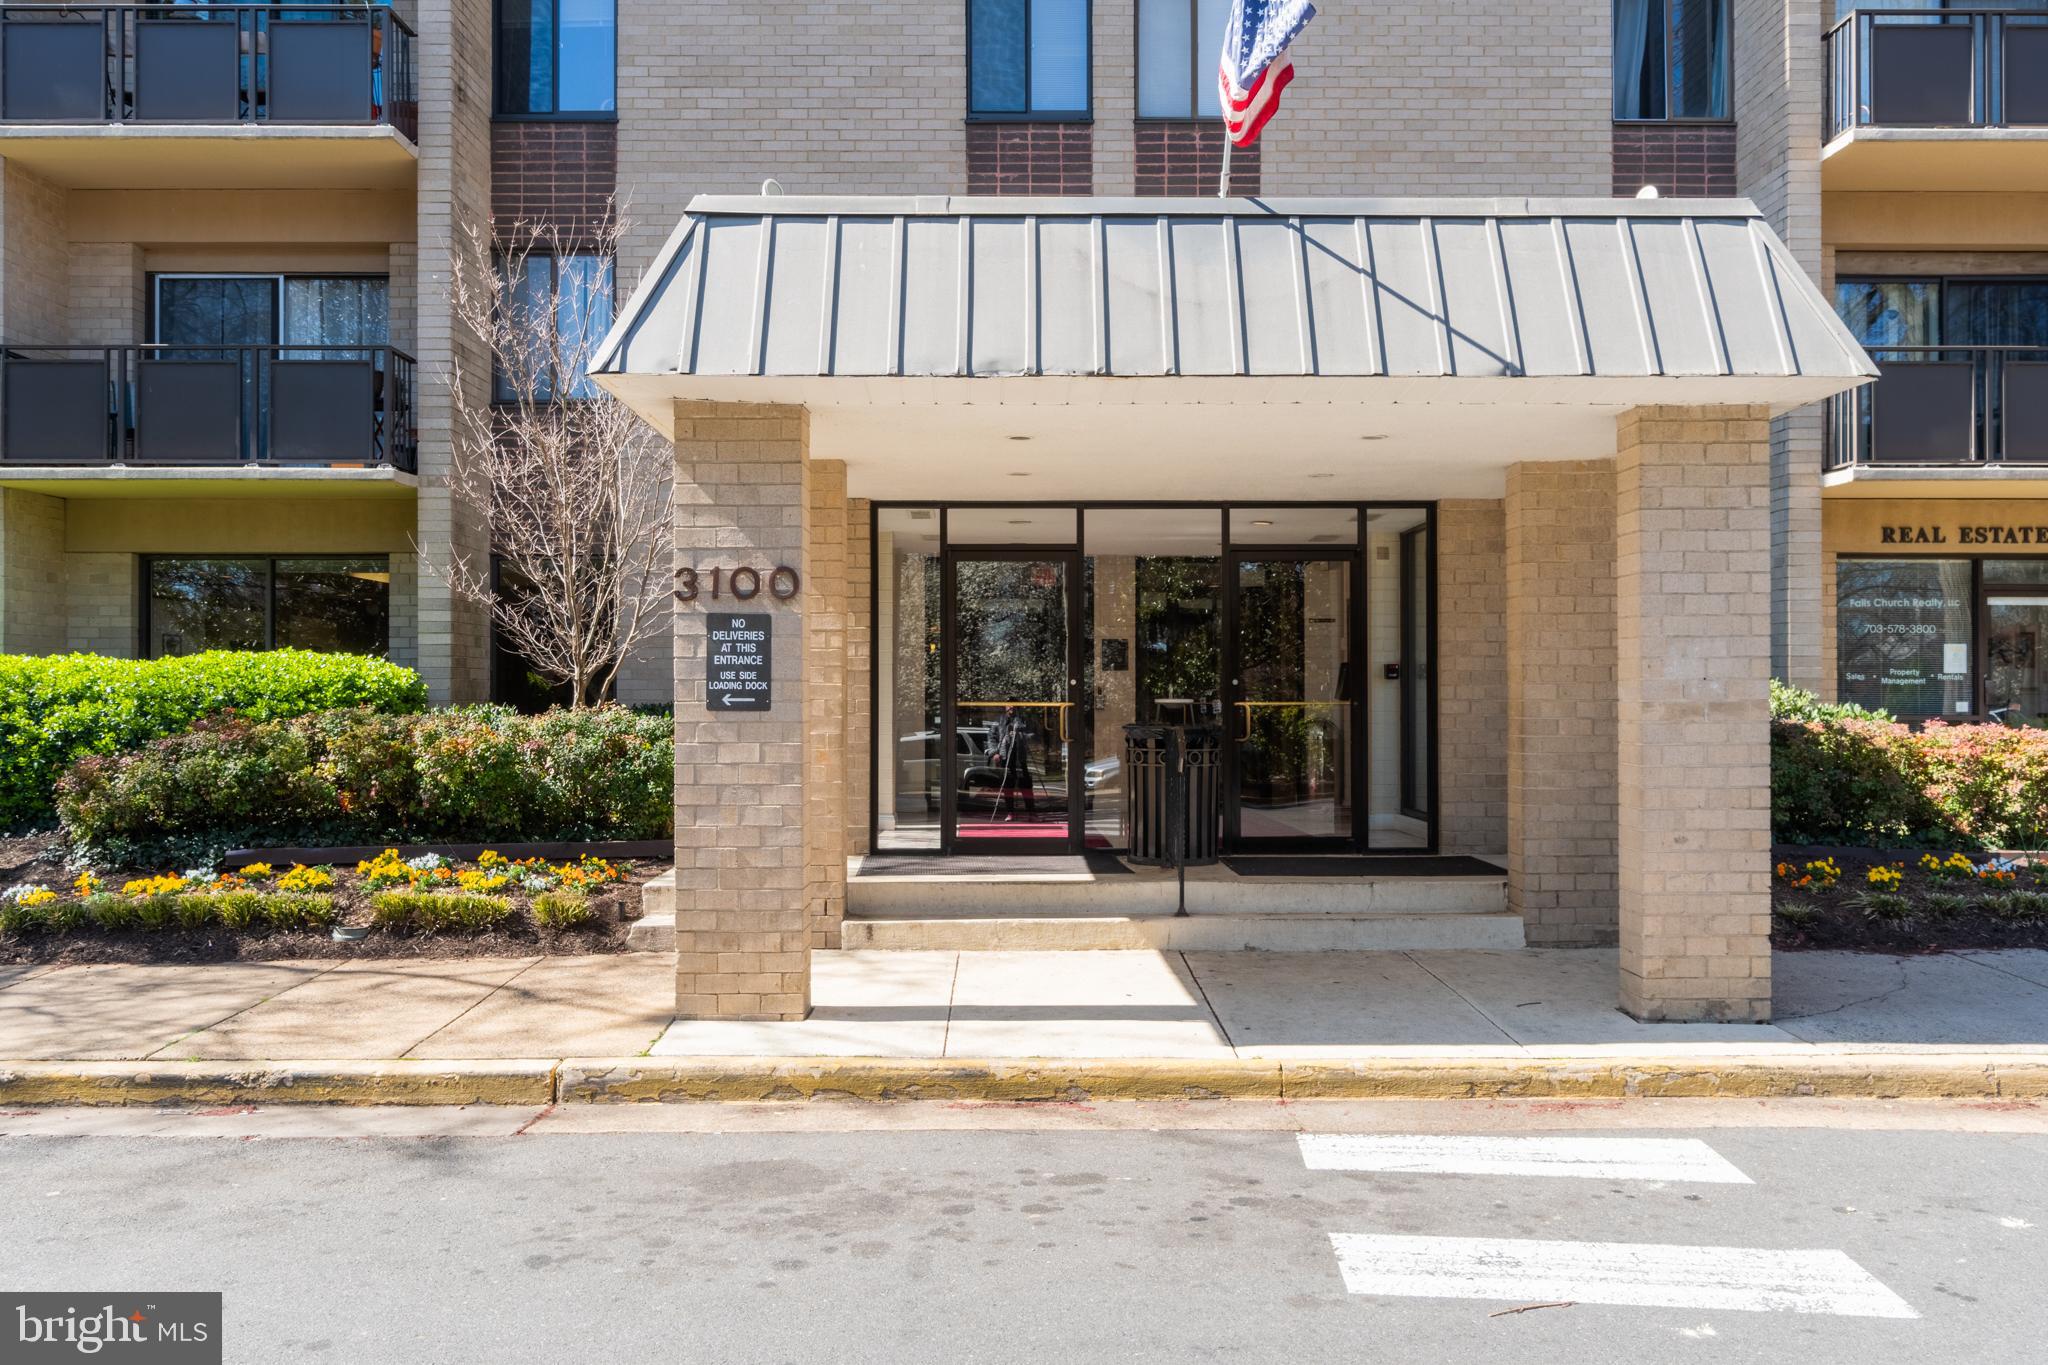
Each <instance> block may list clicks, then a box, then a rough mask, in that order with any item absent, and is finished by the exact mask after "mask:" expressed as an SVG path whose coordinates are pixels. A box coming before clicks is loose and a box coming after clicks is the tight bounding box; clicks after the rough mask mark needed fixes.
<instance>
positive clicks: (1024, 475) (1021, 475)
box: [1010, 469, 1031, 479]
mask: <svg viewBox="0 0 2048 1365" xmlns="http://www.w3.org/2000/svg"><path fill="white" fill-rule="evenodd" d="M1010 477H1011V478H1013V479H1028V478H1030V477H1031V471H1030V470H1028V469H1013V470H1011V471H1010Z"/></svg>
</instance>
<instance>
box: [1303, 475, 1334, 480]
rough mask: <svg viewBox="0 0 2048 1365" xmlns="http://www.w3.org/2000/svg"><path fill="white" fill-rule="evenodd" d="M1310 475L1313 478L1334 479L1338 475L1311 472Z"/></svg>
mask: <svg viewBox="0 0 2048 1365" xmlns="http://www.w3.org/2000/svg"><path fill="white" fill-rule="evenodd" d="M1309 477H1310V478H1311V479H1334V478H1336V477H1337V476H1336V475H1335V474H1311V475H1309Z"/></svg>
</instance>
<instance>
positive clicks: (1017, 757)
mask: <svg viewBox="0 0 2048 1365" xmlns="http://www.w3.org/2000/svg"><path fill="white" fill-rule="evenodd" d="M989 749H990V757H991V758H993V759H994V760H995V765H996V768H997V770H998V771H999V772H1001V773H1002V784H1001V785H1000V786H999V787H998V788H997V789H996V804H995V811H994V814H995V816H996V818H997V819H999V820H1008V819H1010V818H1011V817H1012V816H1014V815H1015V814H1016V813H1017V809H1018V802H1019V799H1020V797H1021V799H1022V802H1023V809H1024V811H1025V813H1026V814H1028V815H1032V816H1036V815H1037V814H1038V793H1037V791H1036V789H1035V787H1034V785H1033V783H1032V780H1031V722H1030V721H1028V720H1026V719H1024V717H1023V716H1022V715H1021V714H1019V713H1018V710H1017V708H1016V707H1014V706H1008V707H1005V708H1003V714H1002V717H1001V718H1000V719H999V720H997V721H996V723H995V725H994V727H993V728H992V730H991V732H990V734H989Z"/></svg>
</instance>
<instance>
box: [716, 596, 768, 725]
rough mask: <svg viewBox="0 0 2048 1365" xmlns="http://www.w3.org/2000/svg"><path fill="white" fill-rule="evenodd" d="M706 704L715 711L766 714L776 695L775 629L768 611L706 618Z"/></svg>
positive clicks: (724, 614) (723, 613)
mask: <svg viewBox="0 0 2048 1365" xmlns="http://www.w3.org/2000/svg"><path fill="white" fill-rule="evenodd" d="M704 622H705V625H704V630H705V642H706V644H707V645H708V648H707V649H706V650H705V665H704V667H705V672H704V704H705V707H706V709H708V710H711V711H766V710H768V709H769V702H770V698H771V696H772V693H773V687H774V680H775V670H774V664H773V659H774V653H773V646H774V643H775V640H774V627H773V625H772V622H771V618H770V617H769V615H768V614H767V613H766V612H750V613H746V614H738V613H732V612H712V613H710V614H709V615H707V616H706V617H705V618H704Z"/></svg>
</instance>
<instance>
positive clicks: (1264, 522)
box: [1252, 517, 1273, 526]
mask: <svg viewBox="0 0 2048 1365" xmlns="http://www.w3.org/2000/svg"><path fill="white" fill-rule="evenodd" d="M1272 524H1273V523H1272V522H1271V521H1270V520H1264V519H1261V518H1258V517H1254V518H1252V525H1254V526H1271V525H1272Z"/></svg>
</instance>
